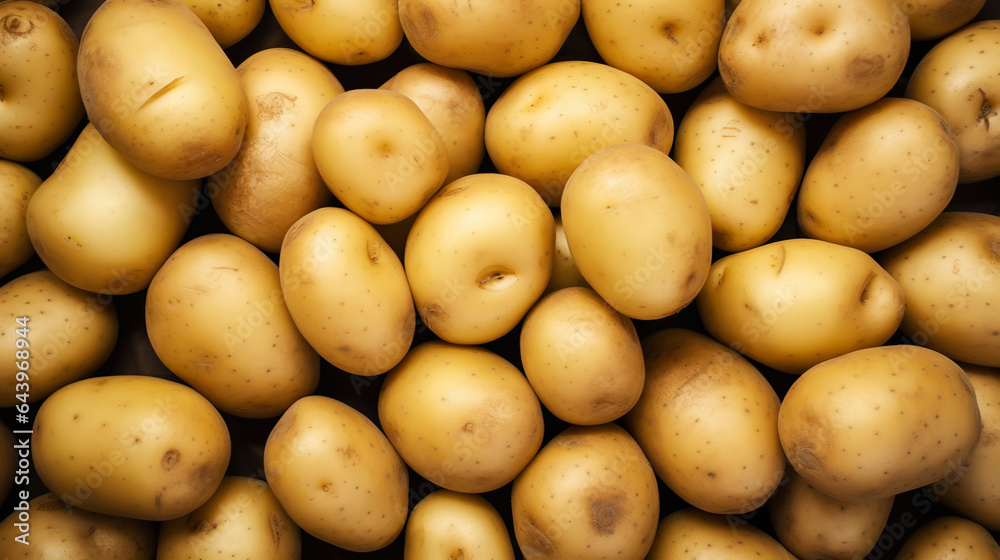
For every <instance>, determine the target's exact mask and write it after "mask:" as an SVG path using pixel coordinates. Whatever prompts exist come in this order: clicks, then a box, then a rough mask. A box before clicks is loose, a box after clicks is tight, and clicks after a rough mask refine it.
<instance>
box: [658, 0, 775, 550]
mask: <svg viewBox="0 0 1000 560" xmlns="http://www.w3.org/2000/svg"><path fill="white" fill-rule="evenodd" d="M743 1H744V2H746V1H747V0H743ZM703 557H705V558H712V559H713V560H742V559H745V558H756V559H758V560H795V557H794V556H792V555H791V554H790V553H789V552H788V550H786V549H785V547H783V546H781V543H779V542H778V541H776V540H774V537H771V536H770V535H768V534H767V533H765V532H764V531H762V530H760V529H758V528H757V527H755V526H753V525H749V524H746V523H741V522H740V521H739V520H735V521H734V519H733V518H731V517H727V516H724V515H720V514H717V513H707V512H704V511H701V510H699V509H697V508H692V507H685V508H681V509H679V510H676V511H674V512H672V513H670V514H669V515H667V516H666V517H664V518H663V519H661V520H660V523H659V526H658V527H657V529H656V538H655V539H654V541H653V547H652V550H650V551H649V555H648V556H646V558H647V559H648V560H670V559H672V558H703Z"/></svg>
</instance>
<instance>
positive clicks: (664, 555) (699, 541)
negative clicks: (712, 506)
mask: <svg viewBox="0 0 1000 560" xmlns="http://www.w3.org/2000/svg"><path fill="white" fill-rule="evenodd" d="M646 558H647V559H648V560H673V559H675V558H711V559H712V560H745V559H747V558H755V559H757V560H795V557H794V556H792V555H791V554H790V553H789V552H788V550H786V549H785V547H783V546H782V545H781V543H779V542H778V541H776V540H775V539H774V537H772V536H770V535H768V534H767V533H765V532H764V531H762V530H760V529H758V528H757V527H755V526H753V525H749V524H746V523H740V522H739V521H734V520H733V518H730V517H727V516H725V515H720V514H717V513H707V512H704V511H701V510H699V509H697V508H691V507H686V508H681V509H679V510H676V511H674V512H672V513H670V514H669V515H667V516H666V517H664V518H663V519H661V520H660V523H659V525H658V526H657V529H656V538H655V540H654V541H653V547H652V550H650V551H649V555H648V556H646Z"/></svg>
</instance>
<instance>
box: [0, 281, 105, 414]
mask: <svg viewBox="0 0 1000 560" xmlns="http://www.w3.org/2000/svg"><path fill="white" fill-rule="evenodd" d="M22 317H23V318H24V319H23V320H22V319H21V318H22ZM0 321H2V323H0V352H2V355H6V356H12V357H13V358H15V359H12V360H8V361H6V362H0V407H13V406H15V405H17V404H18V403H25V402H28V403H32V402H38V401H41V400H42V399H44V398H45V397H47V396H49V395H50V394H52V392H53V391H55V390H56V389H58V388H60V387H62V386H64V385H68V384H70V383H72V382H74V381H77V380H79V379H83V378H84V377H87V376H89V375H91V374H93V373H95V372H96V371H97V370H98V368H100V367H101V365H102V364H104V362H105V361H106V360H107V359H108V357H110V356H111V352H112V351H113V350H114V348H115V344H116V343H117V341H118V315H117V313H116V310H115V304H114V301H113V300H112V299H111V298H110V297H107V296H104V297H101V296H98V295H97V294H93V293H90V292H85V291H83V290H81V289H79V288H74V287H73V286H70V285H69V284H66V283H65V282H63V281H62V280H60V279H59V278H58V277H56V275H55V274H52V272H50V271H48V270H45V269H42V270H36V271H34V272H28V273H26V274H24V275H22V276H19V277H17V278H15V279H13V280H11V281H10V282H8V283H7V284H5V285H4V286H2V287H0Z"/></svg>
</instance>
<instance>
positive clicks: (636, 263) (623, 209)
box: [561, 144, 712, 320]
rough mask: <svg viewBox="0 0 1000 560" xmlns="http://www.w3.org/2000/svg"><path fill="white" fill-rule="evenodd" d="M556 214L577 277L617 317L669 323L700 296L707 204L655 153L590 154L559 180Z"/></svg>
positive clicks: (637, 149) (610, 150)
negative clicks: (561, 185)
mask: <svg viewBox="0 0 1000 560" xmlns="http://www.w3.org/2000/svg"><path fill="white" fill-rule="evenodd" d="M561 213H562V220H563V227H564V228H565V229H566V243H567V244H568V245H569V250H570V253H571V254H572V255H573V261H574V262H575V263H576V266H577V268H578V269H579V270H580V274H582V275H583V277H584V278H585V279H586V280H587V283H588V284H589V285H590V286H591V287H593V288H594V290H595V291H596V292H597V293H598V294H600V295H601V297H602V298H604V299H605V300H606V301H607V302H608V303H609V304H610V305H611V307H613V308H614V309H615V310H617V311H618V312H620V313H622V314H623V315H627V316H628V317H631V318H632V319H640V320H653V319H661V318H664V317H668V316H670V315H673V314H675V313H677V312H678V311H680V310H681V309H683V308H684V307H686V306H687V305H688V304H689V303H691V301H693V300H694V298H695V296H697V295H698V291H699V290H701V287H702V284H704V282H705V277H706V276H707V275H708V270H709V267H710V266H711V259H712V224H711V218H710V216H709V212H708V206H707V205H706V203H705V197H704V196H702V194H701V192H700V191H699V190H698V187H697V185H695V184H694V181H692V180H691V177H690V176H689V175H688V174H687V173H685V172H684V170H683V169H681V168H680V166H679V165H677V164H676V163H675V162H674V161H673V160H672V159H670V158H669V157H668V156H667V155H666V154H664V153H662V152H660V151H659V150H657V149H655V148H651V147H649V146H643V145H639V144H618V145H614V146H609V147H607V148H604V149H602V150H600V151H598V152H597V153H595V154H593V155H591V156H590V157H588V158H587V159H586V160H585V161H584V162H583V163H582V164H581V165H580V167H578V168H577V169H576V171H574V172H573V175H572V176H571V177H570V179H569V181H567V182H566V190H565V192H564V193H563V197H562V205H561Z"/></svg>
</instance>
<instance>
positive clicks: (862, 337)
mask: <svg viewBox="0 0 1000 560" xmlns="http://www.w3.org/2000/svg"><path fill="white" fill-rule="evenodd" d="M907 299H908V298H907ZM697 306H698V314H699V316H700V317H701V321H702V323H703V324H704V326H705V329H706V330H707V331H708V332H709V334H711V335H712V336H713V337H714V338H715V339H717V340H719V341H720V342H722V343H723V344H726V345H728V346H730V347H731V348H733V349H734V350H736V351H738V352H741V353H744V354H746V355H747V357H749V358H752V359H754V360H756V361H758V362H760V363H762V364H764V365H766V366H768V367H771V368H774V369H777V370H780V371H783V372H786V373H793V374H794V373H802V372H803V371H805V370H806V369H808V368H809V367H811V366H813V365H816V364H818V363H820V362H822V361H823V360H827V359H829V358H833V357H835V356H839V355H841V354H845V353H847V352H850V351H852V350H858V349H861V348H868V347H872V346H878V345H880V344H882V343H884V342H886V341H887V340H889V338H890V337H891V336H892V335H893V334H895V332H896V328H897V327H898V326H899V323H900V320H901V319H902V317H903V309H904V307H905V300H904V297H903V290H902V289H901V288H900V286H899V284H898V283H897V282H896V280H894V279H893V277H892V276H890V275H889V273H888V272H886V271H885V270H883V269H882V267H880V266H879V265H878V263H877V262H875V260H874V259H873V258H872V257H870V256H868V254H866V253H864V252H862V251H860V250H858V249H854V248H851V247H844V246H843V245H838V244H836V243H830V242H828V241H820V240H816V239H785V240H781V241H774V242H771V243H767V244H764V245H761V246H759V247H755V248H753V249H748V250H746V251H742V252H740V253H733V254H731V255H728V256H725V257H722V258H721V259H719V260H717V261H715V262H714V263H713V264H712V268H711V271H710V272H709V274H708V280H707V281H706V282H705V288H704V289H703V290H702V291H701V293H700V294H698V299H697Z"/></svg>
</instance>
